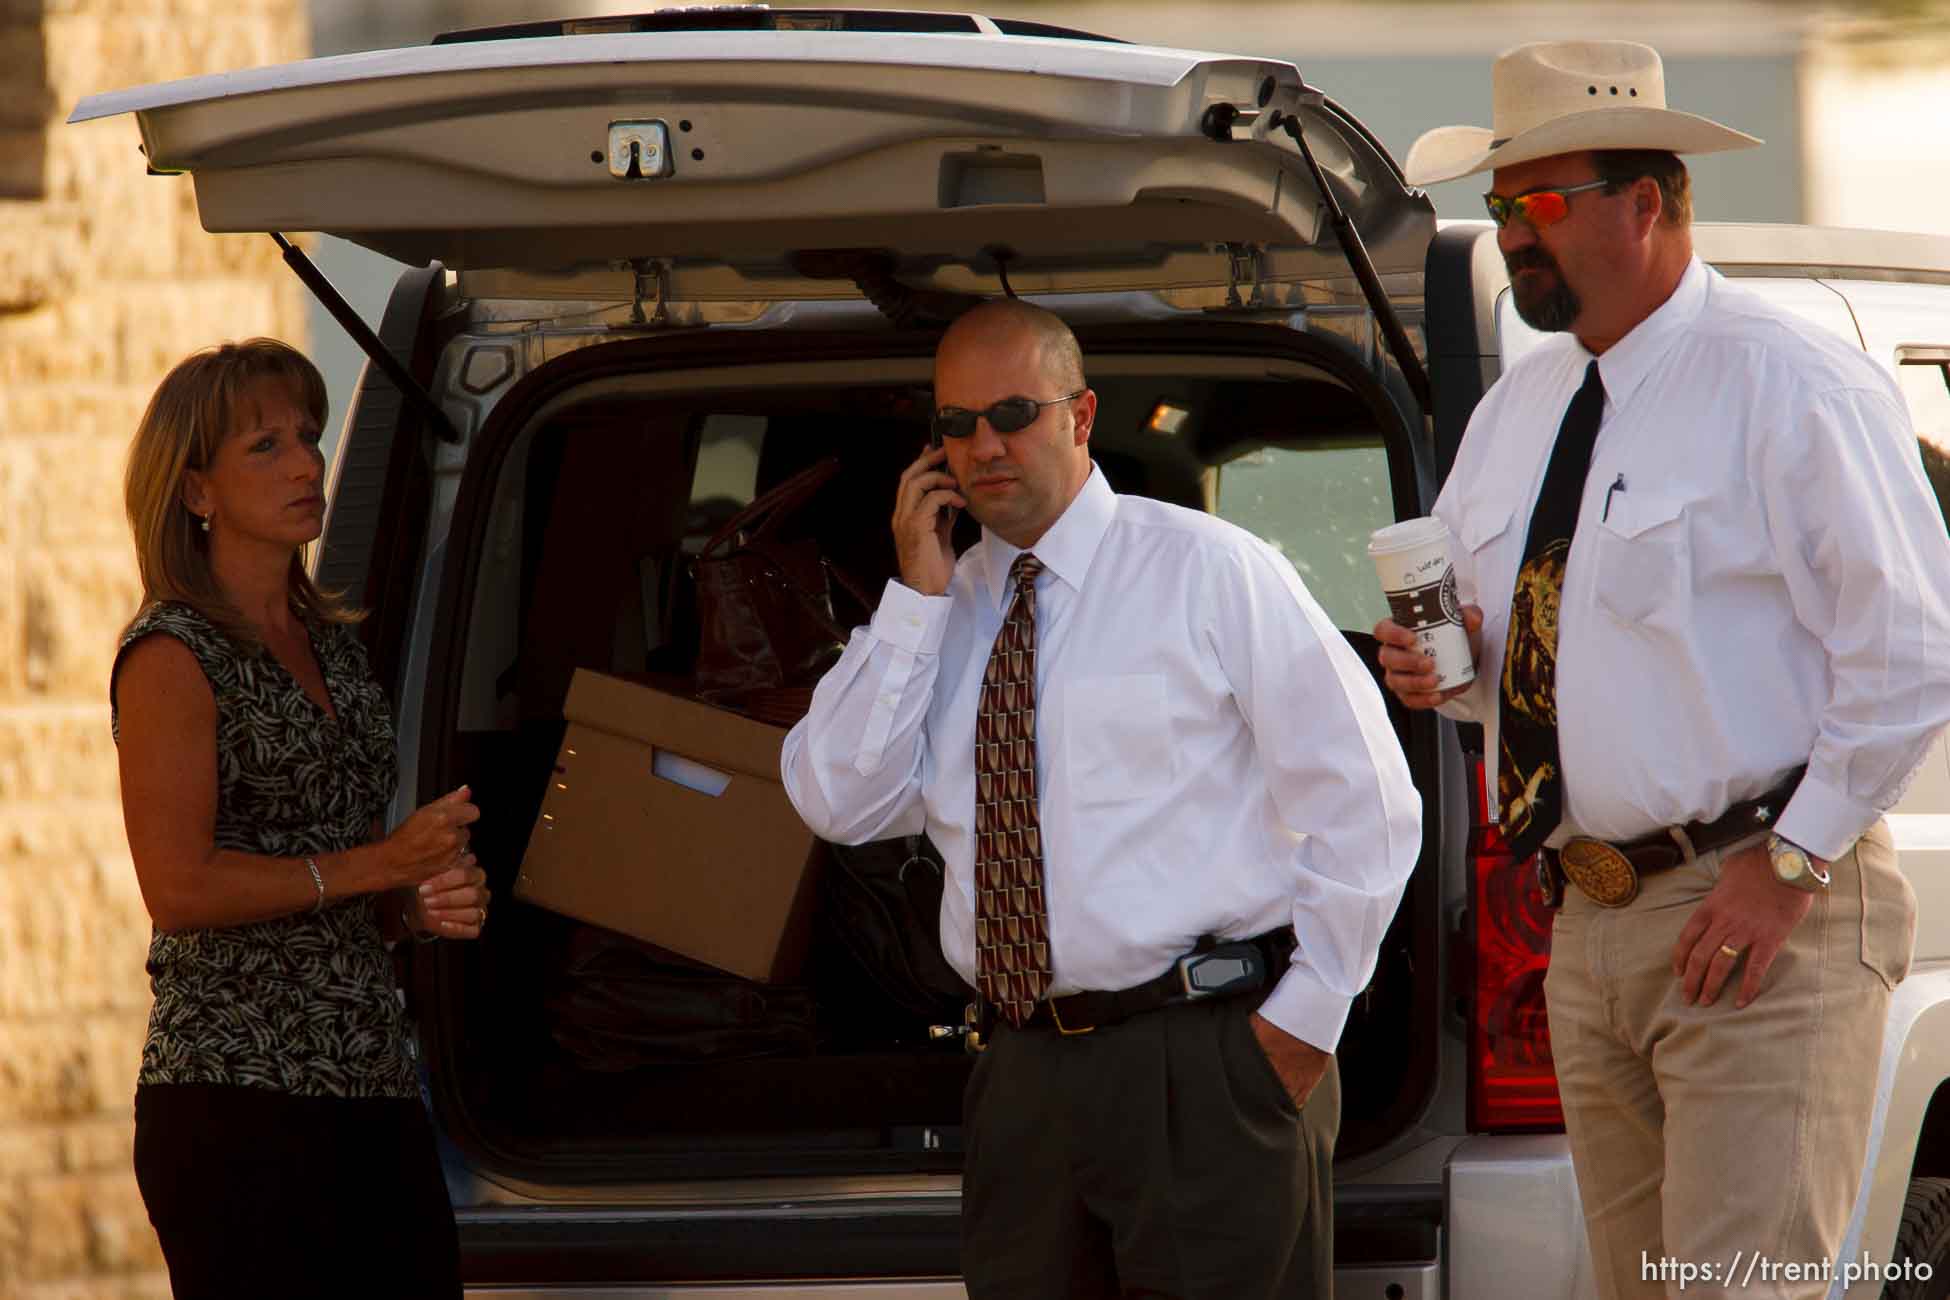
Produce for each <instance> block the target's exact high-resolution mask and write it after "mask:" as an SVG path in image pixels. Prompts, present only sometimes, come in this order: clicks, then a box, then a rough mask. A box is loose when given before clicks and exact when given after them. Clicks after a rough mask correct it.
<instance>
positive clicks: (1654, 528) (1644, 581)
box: [1591, 492, 1690, 625]
mask: <svg viewBox="0 0 1950 1300" xmlns="http://www.w3.org/2000/svg"><path fill="white" fill-rule="evenodd" d="M1591 542H1592V576H1593V578H1594V580H1595V582H1596V584H1597V586H1596V595H1597V601H1598V605H1599V607H1600V608H1602V609H1603V610H1604V611H1605V612H1606V613H1608V614H1610V615H1611V616H1612V617H1613V618H1615V619H1617V620H1618V621H1619V622H1621V623H1625V624H1628V625H1629V624H1638V623H1645V622H1649V621H1656V620H1657V618H1658V617H1659V616H1661V615H1662V613H1663V615H1664V616H1672V615H1674V614H1675V613H1677V612H1679V601H1678V598H1679V596H1680V595H1681V594H1682V593H1681V588H1682V586H1683V585H1684V584H1685V583H1686V581H1687V576H1686V575H1687V571H1688V570H1687V565H1688V563H1689V557H1690V548H1689V545H1688V535H1687V528H1686V511H1685V503H1684V502H1683V501H1681V500H1679V499H1677V498H1675V497H1667V496H1658V495H1653V494H1649V493H1648V494H1640V495H1636V496H1628V495H1626V494H1625V493H1623V492H1620V493H1616V494H1615V495H1614V496H1613V497H1612V499H1611V505H1610V508H1609V509H1608V510H1607V511H1606V513H1605V515H1604V517H1603V518H1602V519H1600V520H1599V522H1598V527H1597V528H1596V529H1594V530H1593V531H1592V533H1591Z"/></svg>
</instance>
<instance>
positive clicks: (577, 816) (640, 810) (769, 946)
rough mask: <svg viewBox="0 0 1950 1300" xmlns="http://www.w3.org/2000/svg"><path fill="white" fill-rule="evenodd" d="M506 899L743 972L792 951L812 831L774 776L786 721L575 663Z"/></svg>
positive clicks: (791, 965)
mask: <svg viewBox="0 0 1950 1300" xmlns="http://www.w3.org/2000/svg"><path fill="white" fill-rule="evenodd" d="M563 712H564V713H565V714H566V715H567V717H568V722H569V729H568V733H567V734H566V735H565V736H564V737H563V740H562V751H561V753H560V754H559V755H558V756H557V758H556V766H555V772H554V774H553V776H552V777H551V778H550V782H549V789H548V793H547V795H546V797H544V799H543V800H542V811H541V816H540V818H539V820H538V821H537V822H536V824H535V829H534V831H533V832H532V833H531V834H530V835H529V838H528V853H527V855H526V856H525V857H524V858H523V859H522V863H521V871H520V873H519V874H518V875H517V876H516V878H515V891H514V892H515V897H517V898H521V899H525V900H527V901H528V902H531V903H535V904H538V905H539V906H542V907H546V908H549V909H551V910H552V911H556V912H561V913H564V914H566V915H568V916H573V917H576V918H577V919H579V920H583V921H589V922H593V923H594V924H596V925H601V926H607V927H608V928H610V929H612V930H620V931H622V932H623V933H625V934H629V935H633V936H635V937H636V938H639V939H643V940H646V941H648V942H650V943H654V944H657V945H659V946H661V947H664V948H668V949H670V950H671V951H673V952H677V953H681V954H683V955H684V956H686V957H690V958H692V959H694V960H696V961H701V962H706V963H708V964H710V965H712V966H716V967H718V968H719V969H721V970H726V971H730V972H731V973H732V974H734V975H742V976H744V977H746V978H747V979H754V980H764V981H768V982H774V981H779V980H789V979H791V978H793V976H794V975H796V974H797V973H798V970H799V967H800V964H801V963H802V962H803V960H804V958H805V951H806V941H807V936H808V926H809V922H810V920H811V914H812V895H813V886H814V884H815V883H816V882H815V880H814V879H813V876H814V871H813V867H814V866H815V864H816V863H817V862H818V861H820V860H821V858H820V856H816V855H815V853H814V850H815V848H816V847H817V841H816V840H815V839H814V838H813V835H812V832H811V831H809V830H807V829H806V826H805V823H803V822H801V821H800V820H799V814H798V813H796V812H794V811H793V808H792V803H791V801H790V800H788V799H787V798H786V794H785V787H784V785H783V784H781V782H780V779H779V754H780V750H781V748H782V746H783V745H784V743H785V731H784V730H783V729H781V728H778V727H768V726H766V725H765V724H764V723H760V722H754V721H752V720H751V719H750V718H746V717H742V716H740V715H739V714H736V713H730V712H727V711H725V710H723V709H716V708H712V707H711V706H710V705H707V704H700V703H698V702H697V701H695V700H691V699H686V698H683V697H681V696H677V695H672V694H669V693H667V692H664V691H660V690H656V689H653V688H651V687H648V686H642V685H638V684H637V683H635V682H630V681H625V680H623V679H621V678H616V677H608V676H604V675H603V674H601V673H592V672H590V671H588V670H587V669H577V670H576V674H575V677H574V679H573V680H572V681H571V682H570V684H569V695H568V701H567V703H566V705H565V706H564V709H563Z"/></svg>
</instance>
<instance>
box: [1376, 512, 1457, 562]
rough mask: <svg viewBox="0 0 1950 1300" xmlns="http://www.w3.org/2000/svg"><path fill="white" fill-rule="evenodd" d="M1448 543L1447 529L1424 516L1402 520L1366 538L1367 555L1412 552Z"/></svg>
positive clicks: (1430, 517)
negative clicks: (1418, 548)
mask: <svg viewBox="0 0 1950 1300" xmlns="http://www.w3.org/2000/svg"><path fill="white" fill-rule="evenodd" d="M1448 541H1449V529H1448V527H1447V526H1446V525H1444V524H1443V522H1442V521H1441V520H1440V519H1437V518H1436V517H1435V516H1434V515H1424V516H1422V517H1421V518H1420V519H1404V520H1402V521H1401V522H1400V523H1398V524H1389V525H1388V526H1387V527H1386V528H1377V529H1375V530H1374V535H1373V536H1371V537H1370V538H1368V554H1369V555H1386V554H1388V553H1389V552H1390V551H1407V550H1413V549H1414V548H1416V547H1418V546H1428V545H1430V544H1431V543H1434V542H1441V543H1443V544H1444V545H1447V544H1448Z"/></svg>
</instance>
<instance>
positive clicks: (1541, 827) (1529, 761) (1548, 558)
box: [1496, 361, 1605, 860]
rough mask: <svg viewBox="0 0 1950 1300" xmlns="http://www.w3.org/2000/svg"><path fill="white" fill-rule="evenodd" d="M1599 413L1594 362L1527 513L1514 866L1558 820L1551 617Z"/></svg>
mask: <svg viewBox="0 0 1950 1300" xmlns="http://www.w3.org/2000/svg"><path fill="white" fill-rule="evenodd" d="M1604 413H1605V386H1604V383H1603V382H1602V381H1601V380H1600V379H1599V377H1598V363H1597V362H1596V361H1593V362H1592V363H1591V365H1590V366H1589V367H1588V368H1587V369H1586V370H1585V372H1584V385H1583V387H1581V388H1579V389H1578V391H1577V393H1576V394H1575V395H1573V396H1572V398H1571V404H1570V406H1569V407H1567V408H1566V409H1565V412H1564V422H1563V423H1562V424H1560V425H1559V426H1558V429H1557V443H1556V445H1555V446H1553V447H1552V448H1551V460H1550V465H1549V466H1548V467H1547V468H1546V469H1545V470H1544V485H1543V487H1541V488H1540V489H1538V492H1537V504H1536V506H1535V507H1534V508H1533V509H1532V510H1531V513H1530V531H1529V533H1527V534H1526V535H1525V537H1524V546H1523V565H1522V567H1521V568H1519V569H1518V570H1517V589H1516V593H1515V594H1514V595H1513V596H1512V597H1511V598H1510V636H1509V642H1508V644H1507V646H1506V647H1505V650H1504V655H1503V696H1502V702H1501V706H1500V713H1499V715H1498V716H1499V725H1498V730H1499V731H1500V732H1501V733H1502V736H1501V745H1500V747H1499V749H1500V752H1499V754H1498V756H1497V764H1496V800H1497V807H1498V809H1499V810H1500V812H1501V817H1502V824H1503V834H1504V838H1505V839H1506V840H1507V841H1508V842H1509V845H1510V851H1511V852H1512V853H1514V854H1515V855H1516V856H1517V858H1518V859H1519V860H1521V859H1523V858H1527V857H1529V856H1530V855H1531V854H1532V853H1534V852H1536V851H1537V849H1538V848H1539V847H1540V846H1541V845H1542V844H1543V842H1544V839H1545V837H1546V836H1548V835H1549V834H1550V833H1551V831H1553V830H1554V829H1556V827H1557V824H1558V823H1559V822H1560V821H1562V820H1563V819H1564V780H1563V771H1562V768H1561V763H1562V760H1561V759H1560V758H1559V757H1558V750H1557V609H1558V601H1559V598H1560V597H1561V596H1562V595H1563V592H1564V565H1565V561H1566V559H1567V558H1568V557H1569V555H1570V553H1571V537H1572V534H1574V533H1576V532H1577V528H1578V507H1579V506H1580V504H1582V502H1583V500H1584V479H1585V475H1586V474H1587V473H1588V472H1589V471H1590V469H1591V448H1592V444H1594V443H1595V442H1597V440H1598V422H1599V420H1600V419H1601V418H1602V417H1603V415H1604Z"/></svg>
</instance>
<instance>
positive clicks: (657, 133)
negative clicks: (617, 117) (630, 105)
mask: <svg viewBox="0 0 1950 1300" xmlns="http://www.w3.org/2000/svg"><path fill="white" fill-rule="evenodd" d="M670 172H671V166H670V128H669V127H667V126H665V125H664V124H663V123H662V122H611V123H610V124H609V174H610V175H611V176H614V177H615V178H616V179H617V180H619V181H641V180H653V179H655V178H657V177H659V176H668V175H670Z"/></svg>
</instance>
